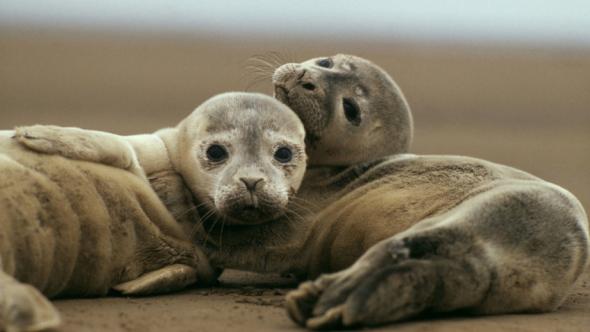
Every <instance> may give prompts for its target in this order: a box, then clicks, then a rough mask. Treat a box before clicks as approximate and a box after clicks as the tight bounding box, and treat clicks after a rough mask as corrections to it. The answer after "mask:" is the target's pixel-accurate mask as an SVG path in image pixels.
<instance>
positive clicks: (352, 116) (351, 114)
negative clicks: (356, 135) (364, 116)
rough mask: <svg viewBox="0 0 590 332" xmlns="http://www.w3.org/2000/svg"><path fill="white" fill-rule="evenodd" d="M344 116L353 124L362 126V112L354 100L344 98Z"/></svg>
mask: <svg viewBox="0 0 590 332" xmlns="http://www.w3.org/2000/svg"><path fill="white" fill-rule="evenodd" d="M342 108H343V109H344V115H345V116H346V119H347V120H348V122H350V123H351V124H353V125H355V126H358V125H360V124H361V112H360V111H359V106H358V105H357V104H356V103H355V102H354V100H352V99H348V98H344V99H343V100H342Z"/></svg>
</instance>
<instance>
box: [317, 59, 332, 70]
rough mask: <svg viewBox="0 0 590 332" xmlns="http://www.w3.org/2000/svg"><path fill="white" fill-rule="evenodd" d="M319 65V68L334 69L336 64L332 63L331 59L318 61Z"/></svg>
mask: <svg viewBox="0 0 590 332" xmlns="http://www.w3.org/2000/svg"><path fill="white" fill-rule="evenodd" d="M317 64H318V66H320V67H324V68H332V66H333V65H334V63H333V62H332V60H331V59H330V58H325V59H321V60H318V62H317Z"/></svg>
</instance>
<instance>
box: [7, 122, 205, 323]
mask: <svg viewBox="0 0 590 332" xmlns="http://www.w3.org/2000/svg"><path fill="white" fill-rule="evenodd" d="M7 134H8V133H7ZM0 173H1V174H2V176H0V187H1V188H2V190H0V221H1V222H0V258H1V259H0V263H1V264H0V267H1V271H0V274H2V275H3V276H2V278H0V279H4V280H2V284H1V285H0V289H1V290H2V292H0V293H1V295H0V300H2V301H0V302H2V303H1V304H0V307H1V309H2V311H3V314H2V315H0V316H3V318H4V320H6V321H8V322H9V323H7V324H8V325H9V326H10V324H12V325H13V326H12V327H13V328H19V326H20V327H22V328H23V329H33V330H34V329H41V328H45V327H48V326H51V325H53V324H56V323H57V322H58V321H59V318H58V316H57V314H55V315H54V312H52V311H51V309H48V308H51V307H48V304H44V305H43V306H36V305H35V304H33V303H35V302H40V303H43V300H42V298H40V297H39V296H38V294H37V293H36V291H35V290H34V289H32V288H30V287H25V285H19V284H18V283H17V282H16V280H18V281H19V282H21V283H24V284H27V285H30V286H33V287H34V288H36V289H38V290H39V291H41V292H42V293H43V294H45V295H46V296H48V297H63V296H101V295H105V294H106V293H107V292H108V291H109V290H110V289H111V288H113V287H114V286H116V285H119V284H122V283H125V282H128V281H130V280H134V279H136V278H138V277H139V276H141V275H143V274H144V273H146V272H150V271H155V270H158V269H160V268H163V267H166V266H171V265H174V264H185V265H188V266H191V267H194V268H197V267H198V266H201V269H202V268H203V266H204V265H205V266H206V265H208V263H207V260H206V258H205V256H204V255H203V253H202V252H201V251H200V250H199V249H198V248H197V247H195V246H194V245H193V244H192V243H191V242H190V241H189V237H188V236H187V234H186V232H184V231H183V229H182V228H181V226H180V225H179V224H177V223H176V222H175V220H174V218H173V217H172V215H171V214H170V212H168V210H167V209H166V207H165V206H164V205H163V204H162V203H161V202H160V200H159V198H158V196H157V195H156V194H155V193H154V192H153V190H151V188H150V187H149V186H148V185H146V183H145V182H144V181H142V180H141V178H139V177H137V176H134V175H132V174H130V173H128V172H125V171H122V170H119V169H115V168H112V167H107V166H104V165H100V164H97V163H89V162H83V161H72V160H69V159H65V158H63V157H60V156H48V155H41V154H38V153H35V152H32V151H30V150H26V149H24V148H23V147H22V146H21V145H19V144H18V143H17V142H16V141H15V140H13V139H11V138H10V136H9V135H1V136H0ZM201 272H204V271H203V270H201ZM201 277H202V278H205V277H206V276H205V275H201ZM15 279H16V280H15ZM13 286H16V288H14V287H13ZM21 286H22V287H21ZM19 292H21V294H19V295H16V296H14V297H12V298H10V297H9V294H11V293H12V294H14V293H19ZM33 299H36V300H33ZM31 301H32V302H33V303H31ZM47 310H49V312H48V311H47ZM19 311H20V312H19ZM11 315H16V316H11ZM52 315H54V316H55V317H53V318H51V319H45V318H43V317H45V316H52ZM36 320H37V321H36Z"/></svg>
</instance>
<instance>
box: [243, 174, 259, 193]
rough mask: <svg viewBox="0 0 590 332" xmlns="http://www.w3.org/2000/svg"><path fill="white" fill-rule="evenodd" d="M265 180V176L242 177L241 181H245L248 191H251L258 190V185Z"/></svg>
mask: <svg viewBox="0 0 590 332" xmlns="http://www.w3.org/2000/svg"><path fill="white" fill-rule="evenodd" d="M263 180H264V179H263V178H250V177H249V178H240V181H242V182H243V183H244V185H245V186H246V189H248V191H249V192H251V193H253V192H255V191H256V187H257V186H259V183H261V182H262V181H263Z"/></svg>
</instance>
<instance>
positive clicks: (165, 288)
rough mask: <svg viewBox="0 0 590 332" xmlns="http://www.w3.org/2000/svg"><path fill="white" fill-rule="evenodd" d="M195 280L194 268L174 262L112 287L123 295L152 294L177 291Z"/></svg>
mask: <svg viewBox="0 0 590 332" xmlns="http://www.w3.org/2000/svg"><path fill="white" fill-rule="evenodd" d="M196 282H197V270H196V269H195V268H193V267H190V266H188V265H183V264H174V265H170V266H166V267H163V268H161V269H159V270H155V271H151V272H148V273H146V274H144V275H142V276H140V277H139V278H137V279H134V280H130V281H127V282H124V283H122V284H119V285H116V286H115V287H113V289H114V290H116V291H118V292H120V293H122V294H124V295H153V294H161V293H169V292H174V291H179V290H181V289H184V288H186V287H187V286H189V285H192V284H195V283H196Z"/></svg>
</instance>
